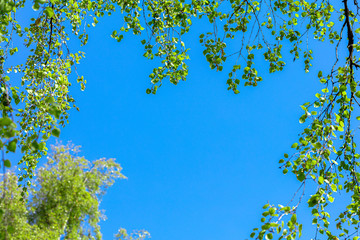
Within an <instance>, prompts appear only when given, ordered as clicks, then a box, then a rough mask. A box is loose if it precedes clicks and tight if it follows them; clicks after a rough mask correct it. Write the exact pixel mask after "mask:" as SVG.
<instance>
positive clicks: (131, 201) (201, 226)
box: [53, 15, 332, 240]
mask: <svg viewBox="0 0 360 240" xmlns="http://www.w3.org/2000/svg"><path fill="white" fill-rule="evenodd" d="M118 19H119V16H118V15H117V16H116V15H114V16H112V17H105V18H103V19H101V21H100V23H99V24H98V25H97V26H96V28H94V29H91V30H90V31H89V33H90V37H89V43H88V45H87V46H86V47H83V48H81V49H80V50H81V51H84V52H86V59H84V60H83V61H82V62H81V64H80V65H79V66H78V72H79V73H80V74H82V75H84V76H85V78H86V79H87V82H88V83H87V87H86V90H85V91H84V92H81V91H80V87H79V86H78V85H77V84H76V83H74V84H73V86H72V91H73V92H72V93H73V95H74V97H75V99H76V102H77V105H78V107H79V108H80V112H77V111H75V110H74V111H72V112H71V115H70V124H69V125H67V126H66V127H65V128H64V129H62V132H61V137H60V140H62V141H63V142H64V143H66V142H67V141H72V142H73V143H74V144H76V145H81V146H82V155H84V156H85V157H86V158H88V159H90V160H95V159H97V158H101V157H107V158H116V159H117V161H118V162H119V163H121V165H122V167H123V173H124V175H126V176H127V177H128V179H127V180H119V181H118V182H116V183H115V185H114V186H113V187H112V188H110V189H109V191H108V193H107V194H106V195H105V197H104V199H103V201H102V203H101V208H102V209H105V210H106V215H107V218H108V219H107V220H106V221H103V222H102V223H101V227H102V232H103V234H104V239H112V237H113V235H114V234H115V233H116V232H117V230H118V229H119V227H124V228H126V229H128V230H130V231H131V230H133V229H146V230H148V231H149V232H150V233H151V235H152V239H154V240H169V239H172V240H184V239H186V240H195V239H196V240H199V239H200V240H202V239H207V240H220V239H227V240H235V239H246V238H248V237H249V235H250V233H251V230H252V228H254V227H257V226H259V225H260V217H261V216H260V215H261V210H262V206H263V205H264V204H266V203H267V202H268V201H270V202H271V203H281V204H286V203H287V202H288V201H289V200H290V199H291V197H292V194H293V193H294V192H295V191H296V189H297V188H298V186H299V183H298V182H297V180H296V179H295V176H293V175H291V174H289V175H287V176H284V175H283V174H282V171H281V170H280V169H278V160H279V159H280V158H282V157H283V154H284V153H285V152H289V151H290V146H291V145H292V143H293V142H295V141H296V140H297V139H298V137H297V134H299V133H300V132H301V130H302V128H303V126H302V125H300V124H299V121H298V119H299V117H300V116H301V114H302V113H303V111H302V110H301V108H300V107H299V106H300V105H301V104H303V103H304V102H307V101H311V100H313V99H314V95H315V93H317V92H319V91H320V89H321V88H320V87H321V86H320V84H319V83H318V80H317V78H316V77H314V76H316V75H317V72H316V71H313V72H312V73H310V74H304V73H303V68H304V65H303V63H301V62H300V61H299V62H298V63H292V62H289V64H288V66H287V67H286V68H285V70H284V71H283V72H281V73H276V74H272V75H269V74H267V65H266V66H265V65H264V66H261V65H259V64H258V65H257V67H258V68H260V69H262V70H263V71H262V73H263V74H262V75H263V77H264V81H263V82H261V83H259V85H258V86H257V87H256V88H253V87H246V88H244V87H241V88H240V94H238V95H234V94H233V92H232V91H227V85H226V79H227V72H226V71H224V72H216V71H212V70H210V68H209V67H208V63H207V62H206V61H205V58H204V57H203V55H202V50H203V47H202V46H201V45H200V44H199V41H198V35H199V33H201V31H202V30H204V28H205V26H202V25H201V24H202V23H200V24H197V25H194V29H193V30H192V31H191V32H190V34H189V35H188V38H187V41H186V44H187V46H189V47H190V48H191V51H190V55H191V60H189V61H188V64H189V68H190V72H189V76H188V80H187V81H186V82H180V83H179V84H178V85H177V86H174V85H172V84H170V83H169V82H164V84H163V86H162V87H161V88H160V89H159V90H158V92H157V94H156V95H147V94H146V93H145V90H146V88H148V87H150V81H149V78H148V75H149V74H150V73H151V70H152V68H153V67H154V66H155V63H153V62H151V61H149V60H147V59H145V58H144V57H142V54H143V48H142V45H141V44H140V40H141V38H137V37H133V36H131V34H129V35H126V36H125V38H124V40H123V41H122V42H121V43H117V42H116V41H115V40H114V39H112V38H110V34H111V32H112V31H113V30H114V29H117V26H119V22H120V21H118ZM74 48H75V49H76V48H77V47H76V46H75V45H74ZM75 49H73V51H74V50H75ZM324 54H326V50H325V49H317V52H315V57H317V56H318V57H319V56H325V55H324ZM331 54H332V53H331ZM323 59H324V58H322V60H321V61H317V62H314V65H315V64H321V66H323V65H326V61H324V60H323ZM53 142H54V141H53ZM300 210H302V211H303V213H301V214H300V219H302V220H305V219H307V220H309V211H310V210H309V209H306V208H302V209H300ZM312 230H313V229H312V228H305V231H307V232H308V233H311V236H312V233H313V232H312ZM305 236H306V235H305ZM307 236H310V235H307ZM304 239H306V237H305V238H304Z"/></svg>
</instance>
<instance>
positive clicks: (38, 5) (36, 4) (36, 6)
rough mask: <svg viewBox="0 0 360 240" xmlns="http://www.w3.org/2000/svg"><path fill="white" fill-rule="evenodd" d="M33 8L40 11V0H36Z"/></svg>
mask: <svg viewBox="0 0 360 240" xmlns="http://www.w3.org/2000/svg"><path fill="white" fill-rule="evenodd" d="M32 9H33V10H34V11H38V10H39V9H40V4H39V3H38V2H35V3H34V5H33V6H32Z"/></svg>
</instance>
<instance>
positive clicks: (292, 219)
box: [290, 213, 296, 223]
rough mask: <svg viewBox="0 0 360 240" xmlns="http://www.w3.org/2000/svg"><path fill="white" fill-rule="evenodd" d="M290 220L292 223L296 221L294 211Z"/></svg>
mask: <svg viewBox="0 0 360 240" xmlns="http://www.w3.org/2000/svg"><path fill="white" fill-rule="evenodd" d="M290 221H291V222H292V223H296V214H295V213H294V214H293V215H292V216H291V219H290Z"/></svg>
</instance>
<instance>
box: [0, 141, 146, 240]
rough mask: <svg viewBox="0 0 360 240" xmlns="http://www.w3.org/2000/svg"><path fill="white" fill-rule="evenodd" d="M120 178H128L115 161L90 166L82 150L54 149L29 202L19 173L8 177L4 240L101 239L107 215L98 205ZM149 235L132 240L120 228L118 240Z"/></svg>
mask: <svg viewBox="0 0 360 240" xmlns="http://www.w3.org/2000/svg"><path fill="white" fill-rule="evenodd" d="M117 178H125V176H124V175H122V174H121V167H120V165H119V164H118V163H116V162H115V161H114V159H105V158H102V159H98V160H96V161H93V162H90V161H88V160H87V159H85V158H84V157H80V156H79V147H75V146H73V145H71V144H68V145H66V146H65V145H57V146H53V149H52V152H51V154H50V156H49V157H48V161H47V163H46V164H45V166H43V167H41V168H39V169H38V171H37V177H36V179H35V182H34V183H33V185H32V186H31V188H30V189H29V193H30V195H28V196H27V198H26V199H24V200H20V199H21V197H22V195H21V192H22V189H21V188H19V187H18V181H17V176H16V174H15V173H11V172H9V173H6V175H5V179H4V180H3V181H4V182H3V183H4V184H2V185H1V186H0V193H1V194H2V196H3V198H2V201H1V202H0V209H1V211H0V215H1V218H2V224H1V226H0V239H102V235H101V232H100V226H99V222H100V220H103V219H105V218H106V216H105V214H104V212H103V211H102V210H100V209H99V205H100V201H101V198H102V196H103V195H104V194H105V192H106V189H107V188H108V187H110V186H112V185H113V183H114V181H115V180H116V179H117ZM4 188H5V189H6V190H5V191H4ZM146 236H149V234H148V233H147V232H146V231H139V232H135V233H134V234H132V235H129V234H127V232H126V230H124V229H120V230H119V233H118V234H116V239H129V240H130V239H138V240H140V239H144V237H146Z"/></svg>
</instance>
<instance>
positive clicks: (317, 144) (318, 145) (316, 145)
mask: <svg viewBox="0 0 360 240" xmlns="http://www.w3.org/2000/svg"><path fill="white" fill-rule="evenodd" d="M314 147H315V148H317V149H320V148H321V147H322V144H321V143H319V142H317V143H315V145H314Z"/></svg>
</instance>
